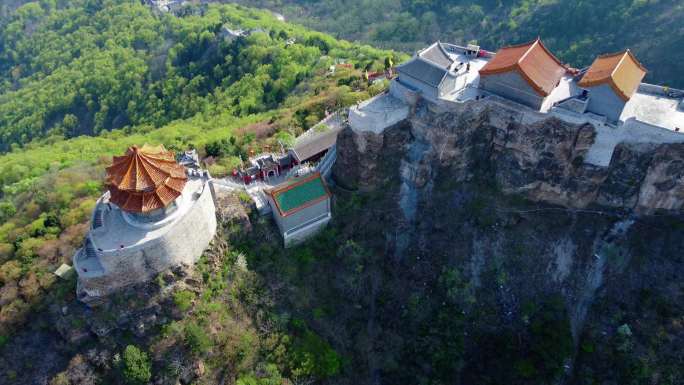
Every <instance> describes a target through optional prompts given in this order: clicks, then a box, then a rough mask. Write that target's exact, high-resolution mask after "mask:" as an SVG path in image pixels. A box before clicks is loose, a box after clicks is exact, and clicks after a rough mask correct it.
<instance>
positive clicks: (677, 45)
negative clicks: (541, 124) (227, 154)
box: [238, 0, 684, 87]
mask: <svg viewBox="0 0 684 385" xmlns="http://www.w3.org/2000/svg"><path fill="white" fill-rule="evenodd" d="M238 2H241V3H244V4H248V3H249V4H252V5H254V4H255V3H257V4H259V5H261V6H266V7H269V8H270V9H272V10H274V11H276V12H280V13H283V14H284V15H285V16H287V17H289V18H292V19H293V20H295V21H297V22H300V23H302V24H304V25H307V26H310V27H312V28H314V29H317V30H320V31H327V32H330V33H332V34H333V35H336V36H339V37H343V38H346V39H351V40H360V41H364V42H369V43H372V44H373V45H375V46H378V47H392V48H396V49H400V50H404V51H407V52H410V51H413V50H415V49H416V48H418V47H421V46H422V45H424V44H425V43H428V42H433V41H435V40H438V39H439V40H442V41H449V42H468V41H471V40H476V41H477V42H478V43H480V44H481V45H483V46H484V47H486V48H489V49H494V48H497V47H499V46H502V45H507V44H514V43H518V42H524V41H529V40H532V39H534V38H536V37H537V36H541V37H542V38H543V39H544V42H545V43H546V44H547V46H549V47H550V48H551V49H553V51H554V52H555V53H556V54H557V55H558V56H559V57H560V58H561V59H562V60H564V61H566V62H568V63H571V64H572V65H574V66H577V67H580V66H586V65H589V64H591V61H592V60H593V58H594V57H595V56H596V55H597V54H600V53H610V52H616V51H619V50H622V49H625V48H631V49H632V50H633V51H635V52H636V54H637V56H638V57H639V59H641V60H642V61H643V63H644V64H645V65H646V67H647V68H648V69H649V70H650V73H649V75H648V77H647V78H646V81H648V82H655V83H659V84H666V85H670V86H677V87H684V75H682V63H683V62H684V51H683V50H682V41H684V3H683V2H681V1H679V0H604V1H582V0H511V1H502V0H454V1H438V0H418V1H416V0H344V1H336V0H326V1H310V0H258V1H251V0H249V1H248V0H239V1H238Z"/></svg>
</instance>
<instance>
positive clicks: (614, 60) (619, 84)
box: [578, 50, 647, 101]
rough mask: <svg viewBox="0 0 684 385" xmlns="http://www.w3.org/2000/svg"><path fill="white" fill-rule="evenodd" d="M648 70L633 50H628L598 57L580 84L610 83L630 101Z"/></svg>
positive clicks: (625, 99) (588, 85)
mask: <svg viewBox="0 0 684 385" xmlns="http://www.w3.org/2000/svg"><path fill="white" fill-rule="evenodd" d="M646 72H647V71H646V68H644V67H643V66H642V65H641V63H639V61H638V60H637V59H636V57H634V55H633V54H632V51H630V50H626V51H623V52H618V53H614V54H609V55H602V56H599V57H597V58H596V60H594V62H593V63H592V64H591V67H589V70H588V71H587V73H586V74H584V77H582V80H580V82H579V83H578V85H579V86H580V87H594V86H598V85H601V84H609V85H610V87H611V88H612V89H613V91H615V93H616V94H617V95H618V96H619V97H620V98H622V100H624V101H628V100H629V99H630V98H631V97H632V95H634V92H635V91H636V90H637V88H639V83H641V80H642V79H643V78H644V76H646Z"/></svg>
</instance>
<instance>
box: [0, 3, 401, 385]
mask: <svg viewBox="0 0 684 385" xmlns="http://www.w3.org/2000/svg"><path fill="white" fill-rule="evenodd" d="M19 3H20V2H16V3H4V4H3V7H2V13H1V15H2V18H1V19H0V153H2V154H1V155H0V186H1V189H0V353H2V354H0V383H17V382H18V383H35V381H34V380H35V378H36V376H40V374H39V373H38V372H35V373H34V371H33V369H31V368H32V367H34V366H33V363H32V362H31V361H32V360H30V359H28V358H21V357H19V356H17V355H21V354H24V353H26V352H28V351H30V350H29V349H31V347H30V346H29V345H27V344H26V343H24V342H22V340H21V338H22V337H21V336H22V335H35V333H36V332H41V331H45V330H46V329H45V327H46V323H45V320H44V319H43V320H42V321H38V320H39V319H41V317H40V316H39V315H40V314H45V311H46V310H47V309H48V308H49V306H50V305H53V304H57V303H62V304H65V303H67V304H68V303H70V302H71V301H73V300H74V293H75V282H74V281H73V280H70V281H59V280H56V278H55V276H54V275H53V274H52V272H53V271H54V270H55V269H56V268H57V267H58V266H59V265H60V264H62V263H68V264H70V263H71V262H70V261H71V257H72V256H73V253H74V251H75V250H76V248H78V247H80V245H81V244H82V242H83V236H84V234H85V231H86V229H87V223H88V220H89V217H90V212H91V210H92V207H93V205H94V202H95V199H96V198H97V197H98V196H99V195H100V194H101V193H102V190H103V185H102V182H103V169H104V167H105V166H106V165H107V164H108V163H109V162H111V156H112V155H113V154H121V153H123V152H124V151H125V149H126V148H127V147H128V146H130V145H133V144H138V145H142V144H144V143H150V144H164V145H165V146H166V147H167V148H170V149H173V150H176V151H180V150H185V149H189V148H196V149H198V151H199V152H200V155H201V156H202V157H205V156H206V155H211V157H210V158H209V161H208V162H207V163H206V165H207V167H209V169H210V171H211V172H212V174H213V175H215V176H221V175H222V174H224V173H226V172H227V171H228V170H231V169H232V168H233V167H235V166H236V165H237V164H238V163H239V162H240V157H242V158H243V159H244V158H245V157H246V156H247V154H248V153H249V152H250V151H256V152H259V151H261V149H262V148H263V147H264V146H271V148H275V146H276V143H277V141H281V142H285V143H287V142H288V141H292V140H293V138H294V137H295V136H296V135H298V134H300V133H301V132H302V131H303V130H305V129H307V128H309V127H310V126H311V125H313V124H315V123H316V122H318V121H320V120H321V119H322V118H323V117H325V115H326V113H330V112H333V111H335V110H336V109H338V108H341V107H344V106H347V105H350V104H353V103H355V102H356V101H358V100H363V99H367V98H369V97H370V96H372V95H374V94H376V93H379V92H381V91H382V90H384V87H385V86H386V84H383V83H380V84H376V85H373V86H370V85H369V84H368V83H367V82H366V81H364V80H363V71H364V70H365V69H370V70H378V69H382V68H383V67H384V62H385V59H386V58H387V56H392V55H394V54H393V53H392V52H388V51H380V50H377V49H373V48H371V47H369V46H361V45H357V44H351V43H348V42H343V41H338V40H335V39H333V38H331V37H330V36H328V35H325V34H321V33H317V32H313V31H310V30H307V29H305V28H302V27H299V26H296V25H292V24H286V23H282V22H279V21H277V20H276V19H275V18H274V17H273V16H272V15H271V13H270V12H267V11H258V10H254V9H247V8H244V7H240V6H235V5H209V6H201V7H191V8H188V9H187V13H186V14H184V15H180V16H175V15H169V14H159V13H157V12H155V11H154V10H153V9H152V8H150V7H148V6H145V5H142V4H141V3H140V2H139V1H137V0H126V1H121V0H101V1H100V0H59V1H50V0H44V1H36V2H28V3H26V4H25V5H23V6H20V4H19ZM15 6H17V8H15ZM224 27H227V28H234V29H244V30H247V31H249V32H250V33H249V35H248V36H244V37H239V38H234V37H231V36H230V35H229V34H228V33H227V32H226V30H225V28H224ZM401 59H402V58H401V56H397V57H395V60H401ZM335 63H350V64H352V66H345V67H340V68H339V70H338V71H336V72H335V73H334V74H331V73H329V68H330V66H331V65H333V64H335ZM207 274H208V273H207ZM224 308H225V307H224ZM215 310H216V309H214V310H212V311H209V313H210V314H215V313H212V312H214V311H215ZM204 314H205V315H206V314H207V313H204ZM27 322H28V324H27ZM74 322H82V321H74ZM188 322H190V321H188ZM202 322H205V321H202V320H200V319H198V318H192V323H191V325H190V326H188V328H189V329H188V330H189V331H188V333H193V334H192V336H194V337H193V338H195V337H196V338H201V339H202V343H203V344H205V342H206V341H205V340H204V339H206V338H208V337H207V336H206V335H205V334H204V333H205V331H204V330H205V329H204V328H205V327H207V326H208V324H207V323H202ZM48 323H49V322H48ZM198 323H199V325H200V326H197V325H198ZM81 325H82V323H81ZM36 328H37V329H36ZM50 330H52V329H50ZM52 332H54V330H52ZM231 333H234V335H235V336H236V338H238V339H240V338H242V339H245V341H247V339H250V338H251V339H250V340H249V341H251V342H249V341H247V342H244V344H246V345H245V346H247V345H249V344H259V343H260V342H259V340H256V339H254V338H255V337H254V335H253V334H249V333H252V332H249V331H246V330H242V329H240V330H237V329H234V330H233V329H231ZM197 336H199V337H197ZM37 338H42V337H37ZM50 338H52V337H50ZM50 338H48V339H44V340H41V341H40V343H39V344H40V345H41V346H43V347H44V346H47V345H48V344H49V343H50V342H49V341H48V340H49V339H50ZM212 338H213V337H212ZM221 338H223V337H221ZM307 338H308V340H307V341H308V342H306V341H304V342H302V343H313V344H317V345H315V347H313V348H312V349H325V348H326V346H328V345H325V344H323V342H321V341H320V338H318V337H317V336H315V334H312V333H310V332H309V334H307ZM193 341H194V340H193ZM120 342H122V343H123V342H125V341H124V340H121V341H120ZM208 343H209V342H206V344H208ZM212 343H213V342H212ZM322 344H323V345H322ZM70 346H71V347H72V348H74V349H77V347H78V345H70ZM203 346H204V345H203ZM316 346H317V347H316ZM69 349H70V348H69ZM203 349H205V348H203ZM301 349H306V348H301ZM301 349H300V350H301ZM327 349H329V347H328V348H327ZM203 351H204V350H203ZM212 351H214V352H224V353H226V354H233V353H234V352H233V350H231V349H218V348H217V349H216V350H212ZM73 352H74V351H73V350H71V351H69V352H67V353H64V352H63V354H65V356H64V357H53V358H54V360H48V361H46V362H45V363H44V364H45V365H43V366H42V367H50V366H53V367H54V368H58V367H60V365H65V364H66V363H65V362H62V359H66V358H68V354H73ZM134 353H135V352H133V353H131V354H134ZM26 354H28V353H26ZM117 354H119V353H117ZM212 354H213V353H212ZM245 354H247V353H245ZM249 354H252V356H249V357H251V358H249V359H248V361H249V360H252V361H249V362H251V363H250V364H248V365H252V364H254V365H256V363H255V362H256V361H254V360H256V358H255V357H256V356H254V355H255V354H257V352H256V351H253V352H252V353H249ZM259 354H261V353H259ZM296 354H299V355H300V358H301V359H300V358H296V357H295V356H294V355H296ZM302 354H304V356H301V355H302ZM307 354H312V353H309V352H307V351H305V350H304V351H293V352H292V353H291V354H290V358H291V359H292V360H294V361H292V362H293V365H295V364H294V362H295V361H296V362H302V360H304V359H305V358H306V357H308V356H306V355H307ZM231 357H232V358H225V357H223V358H217V360H220V361H221V362H224V363H225V362H228V361H226V360H236V361H235V362H236V363H237V362H238V361H240V362H242V361H244V359H245V357H243V356H240V357H235V356H231ZM257 361H258V360H257ZM296 365H299V364H296ZM293 368H294V366H293ZM50 370H52V369H50ZM60 370H62V369H60ZM251 370H252V369H249V368H247V367H244V368H242V369H240V372H241V373H244V374H245V375H248V374H249V372H250V371H251ZM268 370H269V371H270V372H273V370H274V369H273V368H272V367H270V366H269V368H268ZM280 370H285V369H284V367H281V369H280ZM293 370H294V369H293ZM302 370H304V371H305V372H306V373H309V374H310V375H312V374H311V370H313V369H311V368H309V369H302ZM276 372H277V370H276ZM112 373H115V374H116V373H119V372H112ZM54 374H55V373H52V374H51V375H50V376H52V375H54ZM309 374H308V375H309ZM321 376H324V375H323V374H322V375H321ZM50 378H51V377H50ZM110 381H111V379H110V380H107V381H105V383H111V382H110ZM245 381H250V380H249V378H248V379H246V380H245ZM56 383H60V384H61V383H64V382H56ZM244 383H245V384H252V382H244Z"/></svg>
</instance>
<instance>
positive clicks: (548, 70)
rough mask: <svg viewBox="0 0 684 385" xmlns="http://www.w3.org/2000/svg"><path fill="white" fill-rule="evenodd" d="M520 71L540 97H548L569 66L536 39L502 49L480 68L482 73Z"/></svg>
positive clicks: (484, 74) (482, 74)
mask: <svg viewBox="0 0 684 385" xmlns="http://www.w3.org/2000/svg"><path fill="white" fill-rule="evenodd" d="M510 71H518V72H519V73H520V75H521V76H522V77H523V78H524V79H525V81H527V82H528V83H529V84H530V86H532V88H533V89H534V90H535V91H536V92H537V93H538V94H539V95H541V96H548V95H549V94H550V93H551V91H553V89H554V88H555V87H556V85H557V84H558V81H559V80H560V78H561V77H562V76H563V74H564V73H565V71H566V68H565V66H564V65H563V64H561V62H560V61H559V60H558V59H557V58H556V57H555V56H554V55H553V54H552V53H551V52H550V51H549V50H548V49H547V48H546V47H545V46H544V44H542V42H541V40H540V39H537V40H535V41H532V42H529V43H525V44H519V45H514V46H510V47H504V48H501V49H500V50H499V51H498V52H497V53H496V55H495V56H494V58H493V59H492V60H490V61H489V63H487V64H486V65H485V66H484V67H482V69H481V70H480V76H487V75H494V74H500V73H504V72H510Z"/></svg>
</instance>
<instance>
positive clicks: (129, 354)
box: [123, 345, 152, 384]
mask: <svg viewBox="0 0 684 385" xmlns="http://www.w3.org/2000/svg"><path fill="white" fill-rule="evenodd" d="M123 376H124V380H125V381H126V383H128V384H146V383H148V382H149V381H150V378H152V365H151V363H150V358H149V357H148V356H147V353H145V352H143V351H142V350H140V349H138V348H137V347H136V346H134V345H128V346H126V349H125V350H124V354H123Z"/></svg>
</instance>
